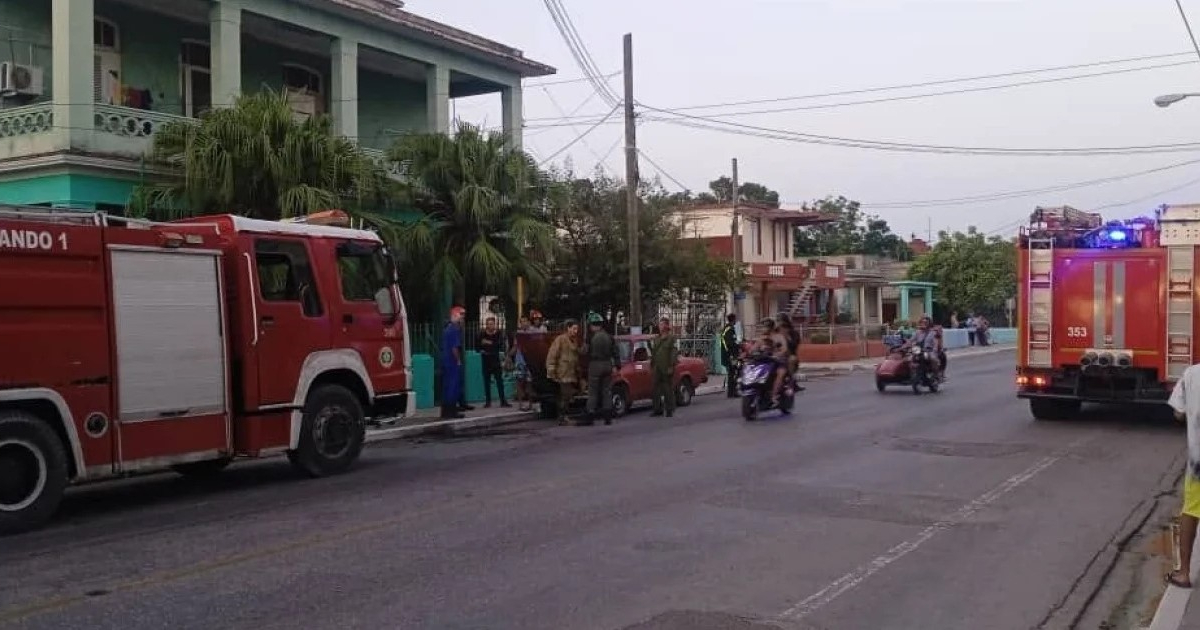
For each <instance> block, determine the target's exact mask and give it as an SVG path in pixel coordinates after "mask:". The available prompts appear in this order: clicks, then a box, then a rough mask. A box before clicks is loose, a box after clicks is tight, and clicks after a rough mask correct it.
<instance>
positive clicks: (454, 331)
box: [442, 306, 467, 420]
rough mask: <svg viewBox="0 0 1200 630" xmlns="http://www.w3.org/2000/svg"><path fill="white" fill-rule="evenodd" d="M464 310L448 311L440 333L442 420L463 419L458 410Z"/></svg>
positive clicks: (461, 386)
mask: <svg viewBox="0 0 1200 630" xmlns="http://www.w3.org/2000/svg"><path fill="white" fill-rule="evenodd" d="M466 312H467V311H466V309H464V308H463V307H461V306H455V307H454V308H451V309H450V321H449V323H447V324H446V328H445V329H444V330H443V331H442V419H443V420H450V419H454V418H462V417H464V416H463V414H462V411H461V410H460V409H459V400H460V399H461V398H462V389H463V382H462V381H463V379H462V377H463V334H462V320H463V316H464V315H466Z"/></svg>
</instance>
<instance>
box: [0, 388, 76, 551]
mask: <svg viewBox="0 0 1200 630" xmlns="http://www.w3.org/2000/svg"><path fill="white" fill-rule="evenodd" d="M66 487H67V451H66V449H65V448H64V447H63V443H62V442H61V441H60V440H59V439H58V435H57V434H56V433H55V432H54V429H51V428H50V425H48V424H46V423H45V422H43V421H42V420H40V419H39V418H37V417H36V416H34V415H32V414H29V413H26V412H23V411H0V534H15V533H18V532H23V531H28V530H31V529H34V528H35V527H38V526H40V525H42V524H43V523H45V522H46V521H48V520H50V517H51V516H53V515H54V512H55V510H57V509H58V504H59V503H60V502H61V501H62V497H63V492H64V491H65V490H66Z"/></svg>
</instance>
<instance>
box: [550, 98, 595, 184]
mask: <svg viewBox="0 0 1200 630" xmlns="http://www.w3.org/2000/svg"><path fill="white" fill-rule="evenodd" d="M542 91H543V92H545V93H546V98H548V99H550V103H551V104H552V105H554V108H555V109H557V110H558V112H559V113H560V114H563V115H564V116H565V115H567V112H566V111H565V110H563V108H562V106H561V105H559V104H558V99H556V98H554V95H553V94H551V93H550V90H547V89H546V88H542ZM580 142H582V143H583V146H584V148H586V149H587V150H588V151H589V152H590V153H591V154H592V156H593V157H595V158H596V163H597V164H598V165H599V166H600V168H603V169H604V170H605V171H608V169H607V168H606V167H605V166H604V158H602V157H600V154H599V153H596V150H595V149H593V148H592V145H590V144H588V142H587V140H583V139H582V138H581V139H580Z"/></svg>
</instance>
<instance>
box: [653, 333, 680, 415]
mask: <svg viewBox="0 0 1200 630" xmlns="http://www.w3.org/2000/svg"><path fill="white" fill-rule="evenodd" d="M677 363H679V342H678V341H677V340H676V339H675V333H673V332H671V320H669V319H667V318H665V317H664V318H662V321H660V322H659V324H658V338H657V339H655V340H654V341H652V342H651V343H650V370H651V371H652V372H653V375H654V413H652V414H650V415H652V416H661V415H663V413H666V415H667V417H668V418H670V417H671V416H674V415H675V386H674V381H675V365H676V364H677Z"/></svg>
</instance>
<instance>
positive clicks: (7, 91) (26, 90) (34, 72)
mask: <svg viewBox="0 0 1200 630" xmlns="http://www.w3.org/2000/svg"><path fill="white" fill-rule="evenodd" d="M44 75H45V72H44V71H43V70H42V68H39V67H37V66H26V65H22V64H19V63H12V62H11V61H5V62H4V63H0V95H4V96H13V95H21V96H41V95H42V93H43V92H44V91H45V84H44V82H43V78H44Z"/></svg>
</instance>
